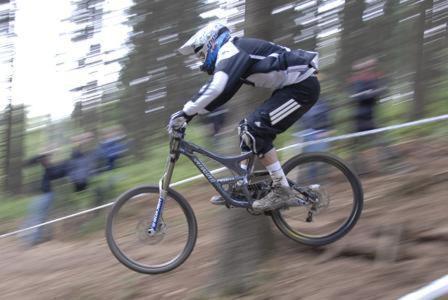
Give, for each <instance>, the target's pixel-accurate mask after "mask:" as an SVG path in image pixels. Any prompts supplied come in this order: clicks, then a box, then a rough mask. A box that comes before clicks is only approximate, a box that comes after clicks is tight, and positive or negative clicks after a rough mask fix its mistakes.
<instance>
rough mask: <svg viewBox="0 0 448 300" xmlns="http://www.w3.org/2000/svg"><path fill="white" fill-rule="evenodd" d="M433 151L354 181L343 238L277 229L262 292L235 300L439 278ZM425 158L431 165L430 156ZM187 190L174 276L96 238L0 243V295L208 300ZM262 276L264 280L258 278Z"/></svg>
mask: <svg viewBox="0 0 448 300" xmlns="http://www.w3.org/2000/svg"><path fill="white" fill-rule="evenodd" d="M440 149H446V148H443V147H435V148H433V150H435V152H434V155H433V156H431V155H430V156H429V157H428V156H426V155H425V158H426V159H425V160H420V159H419V158H418V157H414V160H415V163H416V164H415V165H416V166H417V168H418V169H417V170H416V171H413V172H412V173H406V174H402V175H389V176H376V177H374V176H373V177H367V178H363V184H364V189H365V200H366V202H365V209H364V212H363V215H362V217H361V219H360V221H359V222H358V224H357V225H356V227H355V228H354V229H353V230H352V232H351V233H350V234H349V235H348V236H346V237H345V238H343V239H342V240H340V241H338V242H336V243H334V244H332V245H330V246H327V247H326V248H324V249H321V250H313V249H310V248H307V247H304V246H300V245H298V244H296V243H294V242H292V241H290V240H288V239H286V238H284V237H283V236H282V235H281V234H280V233H279V232H278V231H277V230H275V232H276V255H275V256H274V257H273V258H271V259H270V261H269V262H268V263H267V264H266V267H265V269H264V270H262V274H264V275H263V276H265V279H260V282H263V285H262V286H259V287H257V288H254V289H253V290H252V291H251V293H250V295H241V296H240V297H231V298H239V299H396V298H398V297H399V296H402V295H404V294H406V293H409V292H411V291H413V290H415V289H416V288H418V287H420V286H422V285H424V284H426V283H429V282H430V281H432V280H434V279H437V278H439V277H441V276H442V275H445V274H447V273H448V255H447V249H448V218H447V212H448V158H447V151H446V150H440ZM429 158H431V160H430V159H429ZM199 185H200V186H201V188H198V189H196V187H195V191H187V192H186V197H187V198H189V199H194V200H193V201H192V206H193V208H194V210H195V212H196V215H197V218H198V223H199V237H198V242H197V244H196V247H195V250H194V251H193V254H192V255H191V257H190V258H189V259H188V260H187V261H186V263H185V264H184V265H183V266H181V267H180V268H179V269H176V270H175V271H173V272H171V273H167V274H163V275H158V276H145V275H140V274H137V273H134V272H132V271H129V270H128V269H126V268H125V267H123V266H121V265H120V264H119V263H118V262H117V261H116V260H115V258H114V257H113V256H112V255H111V253H110V251H109V249H108V248H107V245H106V243H105V239H104V237H103V233H102V232H99V233H96V234H93V235H90V236H88V237H87V238H84V239H76V240H72V239H69V238H67V237H65V238H62V236H61V234H60V232H59V230H58V232H57V234H56V238H55V239H54V240H52V241H50V242H47V243H44V244H41V245H39V246H37V247H35V248H31V249H24V248H23V245H21V244H20V242H19V240H17V239H16V238H8V239H4V240H1V241H0V243H1V244H0V245H1V247H0V270H1V271H0V290H1V295H0V298H1V299H33V300H34V299H199V298H200V299H209V297H208V296H207V294H206V287H207V285H208V283H209V278H210V276H213V275H214V273H213V272H214V266H215V265H216V263H217V259H218V258H219V255H218V254H217V253H216V251H215V248H216V247H215V246H216V244H217V242H218V239H219V230H220V229H219V223H218V222H217V221H216V217H217V216H218V215H219V214H220V212H221V213H222V210H223V209H224V208H219V207H212V206H211V205H208V204H205V202H206V201H207V199H208V197H209V195H210V194H211V193H212V190H211V189H210V188H207V187H205V186H202V185H201V184H199ZM266 278H268V279H266Z"/></svg>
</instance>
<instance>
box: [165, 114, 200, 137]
mask: <svg viewBox="0 0 448 300" xmlns="http://www.w3.org/2000/svg"><path fill="white" fill-rule="evenodd" d="M193 117H194V115H193V116H189V115H187V114H186V113H185V112H184V111H183V110H180V111H178V112H175V113H174V114H172V115H171V117H170V121H169V123H168V131H169V132H170V133H171V131H172V130H179V129H181V128H182V127H185V126H186V125H187V123H188V122H190V121H191V119H193Z"/></svg>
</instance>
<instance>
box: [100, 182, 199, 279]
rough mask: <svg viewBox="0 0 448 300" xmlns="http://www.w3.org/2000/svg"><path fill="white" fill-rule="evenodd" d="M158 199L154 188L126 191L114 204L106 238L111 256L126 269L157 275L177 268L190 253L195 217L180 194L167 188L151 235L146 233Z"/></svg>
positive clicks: (193, 243)
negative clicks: (155, 228)
mask: <svg viewBox="0 0 448 300" xmlns="http://www.w3.org/2000/svg"><path fill="white" fill-rule="evenodd" d="M158 200H159V188H158V187H157V186H142V187H137V188H134V189H132V190H129V191H127V192H126V193H124V194H123V195H121V196H120V197H119V198H118V200H117V201H116V203H115V204H114V206H113V208H112V210H111V212H110V213H109V216H108V218H107V224H106V238H107V243H108V245H109V248H110V250H111V251H112V253H113V254H114V256H115V257H116V258H117V259H118V260H119V261H120V262H121V263H122V264H124V265H125V266H126V267H128V268H130V269H132V270H134V271H137V272H140V273H145V274H158V273H164V272H168V271H171V270H172V269H174V268H176V267H178V266H180V265H181V264H182V263H183V262H184V261H185V260H186V259H187V258H188V256H189V255H190V254H191V252H192V251H193V248H194V245H195V243H196V237H197V223H196V217H195V215H194V213H193V210H192V209H191V206H190V205H189V204H188V202H187V201H186V200H185V198H184V197H182V195H180V194H179V193H177V192H175V191H174V190H171V189H169V190H168V194H167V197H166V199H165V202H164V207H163V213H162V216H161V218H160V221H159V226H158V229H157V231H156V232H155V233H153V234H150V233H148V229H149V228H150V226H151V221H152V218H153V216H154V213H155V210H156V207H157V203H158Z"/></svg>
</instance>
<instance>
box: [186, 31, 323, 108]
mask: <svg viewBox="0 0 448 300" xmlns="http://www.w3.org/2000/svg"><path fill="white" fill-rule="evenodd" d="M317 70H318V53H317V52H311V51H305V50H300V49H299V50H291V49H289V48H286V47H282V46H280V45H276V44H274V43H271V42H267V41H264V40H259V39H253V38H237V37H235V38H232V39H230V40H229V41H228V42H227V43H225V44H224V45H223V46H222V47H221V49H219V52H218V57H217V60H216V67H215V72H214V74H213V77H212V78H211V79H210V80H209V81H208V82H207V83H206V84H205V85H204V86H203V87H202V88H201V89H200V90H199V92H198V93H197V94H196V95H195V96H194V97H193V98H192V99H191V100H190V101H188V102H187V103H186V104H185V106H184V108H183V110H184V112H185V113H186V114H188V115H194V114H197V113H198V114H203V113H207V112H210V111H213V110H214V109H216V108H217V107H219V106H221V105H223V104H224V103H226V102H227V101H228V100H229V99H230V98H232V96H233V95H234V94H235V93H236V92H237V91H238V89H239V88H240V87H241V85H242V84H250V85H253V86H255V87H263V88H269V89H273V90H276V89H280V88H282V87H284V86H288V85H291V84H295V83H298V82H301V81H303V80H305V79H306V78H308V77H309V76H311V75H312V74H314V73H315V72H316V71H317Z"/></svg>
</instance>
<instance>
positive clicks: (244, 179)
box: [148, 129, 255, 234]
mask: <svg viewBox="0 0 448 300" xmlns="http://www.w3.org/2000/svg"><path fill="white" fill-rule="evenodd" d="M184 136H185V134H184V129H182V130H181V131H175V132H173V133H171V135H170V153H169V156H168V159H167V164H166V167H165V172H164V174H163V176H162V178H161V179H160V181H159V192H160V195H159V201H158V203H157V208H156V211H155V213H154V216H153V219H152V223H151V228H149V229H148V231H149V233H150V234H155V233H156V231H157V227H158V224H159V220H160V218H161V215H162V213H163V206H164V203H165V199H166V196H167V193H168V188H169V186H170V183H171V179H172V175H173V171H174V166H175V165H176V162H177V160H178V159H179V156H180V155H181V154H183V155H185V156H186V157H188V158H189V159H190V160H191V161H192V162H193V164H194V165H195V166H196V167H197V168H198V169H199V171H200V172H201V173H202V174H203V175H204V177H205V178H206V179H207V181H208V182H210V184H211V185H212V186H213V187H214V188H215V189H216V191H217V192H218V193H219V194H220V195H221V196H222V197H223V198H224V200H225V201H226V204H227V206H234V207H242V208H251V207H252V202H253V201H254V199H252V196H251V195H250V193H249V190H248V188H247V186H248V177H249V176H250V175H251V170H252V169H253V165H254V160H255V156H254V154H253V153H252V152H248V153H244V154H241V155H237V156H220V155H217V154H215V153H212V152H210V151H208V150H205V149H203V148H201V147H200V146H197V145H195V144H193V143H190V142H187V141H185V140H184ZM195 153H199V154H202V155H205V156H207V157H208V158H211V159H212V160H214V161H217V162H219V163H220V164H222V165H223V166H225V167H227V168H228V169H229V170H231V171H233V172H235V173H236V174H237V176H233V177H230V178H226V179H225V180H224V181H220V180H219V179H217V178H215V177H214V176H213V174H212V173H211V172H210V171H209V170H208V168H207V167H206V166H205V164H204V163H203V162H202V161H201V160H200V159H199V158H198V157H197V156H196V155H195ZM244 160H246V161H247V169H243V168H241V162H242V161H244ZM227 183H236V184H237V186H238V187H239V188H240V189H241V191H242V192H243V193H244V195H245V196H246V199H247V200H244V201H241V200H238V199H234V198H232V196H231V195H230V194H229V193H228V192H227V191H226V190H224V188H223V186H222V185H223V184H227Z"/></svg>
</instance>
